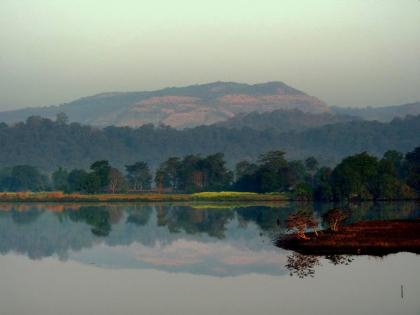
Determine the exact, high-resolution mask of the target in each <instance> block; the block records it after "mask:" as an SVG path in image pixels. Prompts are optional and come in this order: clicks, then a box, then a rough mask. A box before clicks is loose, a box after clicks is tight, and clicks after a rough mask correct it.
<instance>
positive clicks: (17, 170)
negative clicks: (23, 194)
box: [8, 165, 48, 191]
mask: <svg viewBox="0 0 420 315" xmlns="http://www.w3.org/2000/svg"><path fill="white" fill-rule="evenodd" d="M47 188H48V179H47V177H46V176H45V175H43V174H41V173H40V172H39V170H38V169H37V168H36V167H33V166H30V165H17V166H14V167H13V168H12V170H11V174H10V179H9V187H8V190H10V191H25V190H30V191H42V190H46V189H47Z"/></svg>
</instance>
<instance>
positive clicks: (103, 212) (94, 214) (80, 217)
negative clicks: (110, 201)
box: [68, 207, 111, 236]
mask: <svg viewBox="0 0 420 315" xmlns="http://www.w3.org/2000/svg"><path fill="white" fill-rule="evenodd" d="M68 214H69V218H70V219H71V220H72V221H74V222H80V221H81V222H86V223H87V224H89V225H90V226H91V227H92V228H91V231H92V233H93V234H94V235H96V236H107V235H108V234H109V232H110V231H111V222H110V221H111V220H110V219H111V215H110V212H109V210H108V209H107V208H106V207H81V208H80V210H79V211H71V212H69V213H68Z"/></svg>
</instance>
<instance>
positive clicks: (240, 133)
mask: <svg viewBox="0 0 420 315" xmlns="http://www.w3.org/2000/svg"><path fill="white" fill-rule="evenodd" d="M419 145H420V116H415V117H407V118H405V119H394V120H393V121H392V122H390V123H379V122H368V121H357V122H348V123H339V124H333V125H327V126H323V127H319V128H313V129H308V130H305V131H303V132H288V133H280V132H277V131H275V130H270V131H257V130H253V129H250V128H244V129H227V128H223V127H215V126H201V127H196V128H191V129H185V130H176V129H172V128H169V127H153V126H151V125H146V126H142V127H140V128H136V129H132V128H129V127H107V128H104V129H99V128H94V127H90V126H83V125H80V124H78V123H71V124H68V123H66V120H65V119H63V117H60V118H59V119H57V120H56V121H52V120H50V119H44V118H40V117H30V118H28V119H27V120H26V122H21V123H18V124H15V125H11V126H8V125H6V124H5V123H2V124H0V148H1V154H0V166H1V167H5V166H12V165H19V164H29V165H33V166H37V167H40V168H41V169H42V170H44V171H51V170H54V169H56V168H57V167H58V166H63V167H67V168H87V167H88V166H89V165H90V164H91V163H92V162H93V161H96V160H109V161H110V162H111V163H112V164H113V165H115V166H116V167H119V168H123V167H124V165H127V164H131V163H135V162H137V161H139V160H141V161H145V162H147V163H148V164H149V165H150V166H151V167H152V168H156V167H157V166H158V165H159V163H161V162H162V161H164V160H166V159H167V158H169V157H171V156H184V155H187V154H202V155H208V154H214V153H217V152H223V153H224V154H225V158H226V160H227V162H228V165H230V166H232V165H233V164H234V163H235V162H237V161H240V160H245V159H247V160H255V159H256V158H257V157H258V156H259V155H260V154H261V153H263V152H268V151H270V150H282V151H285V152H287V158H288V159H304V158H305V157H308V156H315V157H316V158H317V159H318V160H319V161H320V162H321V164H328V165H332V164H335V163H336V162H338V161H339V160H340V159H341V158H343V157H344V156H347V155H351V154H355V153H359V152H362V151H368V152H370V153H372V154H375V155H382V154H383V153H384V152H385V151H387V150H391V149H395V150H398V151H401V152H408V151H410V150H412V149H413V148H415V147H416V146H419Z"/></svg>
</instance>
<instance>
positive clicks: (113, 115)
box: [0, 82, 330, 129]
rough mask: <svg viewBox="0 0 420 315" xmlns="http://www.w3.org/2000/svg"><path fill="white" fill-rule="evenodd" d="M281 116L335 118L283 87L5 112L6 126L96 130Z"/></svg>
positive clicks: (114, 98)
mask: <svg viewBox="0 0 420 315" xmlns="http://www.w3.org/2000/svg"><path fill="white" fill-rule="evenodd" d="M275 110H299V111H301V112H303V113H310V114H319V113H329V112H330V108H329V107H328V106H327V105H326V104H325V103H324V102H322V101H321V100H319V99H318V98H316V97H313V96H309V95H307V94H305V93H303V92H301V91H299V90H296V89H294V88H292V87H290V86H288V85H286V84H284V83H282V82H268V83H262V84H254V85H249V84H241V83H234V82H215V83H209V84H202V85H192V86H187V87H176V88H166V89H162V90H158V91H152V92H118V93H103V94H99V95H95V96H90V97H85V98H81V99H79V100H76V101H74V102H70V103H66V104H62V105H59V106H49V107H38V108H27V109H21V110H14V111H8V112H0V121H3V122H6V123H15V122H18V121H22V120H25V119H26V118H27V117H28V116H32V115H37V116H42V117H47V118H54V117H55V116H56V115H57V114H58V113H60V112H64V113H65V114H67V116H68V117H69V120H70V121H72V122H80V123H83V124H90V125H96V126H109V125H115V126H131V127H138V126H141V125H145V124H154V125H159V124H163V125H169V126H171V127H175V128H179V129H182V128H187V127H194V126H199V125H210V124H213V123H217V122H220V121H224V120H227V119H229V118H232V117H234V116H235V115H237V114H244V113H250V112H258V113H263V112H271V111H275Z"/></svg>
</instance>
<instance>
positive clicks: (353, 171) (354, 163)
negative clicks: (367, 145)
mask: <svg viewBox="0 0 420 315" xmlns="http://www.w3.org/2000/svg"><path fill="white" fill-rule="evenodd" d="M377 174H378V159H377V158H376V157H374V156H371V155H369V154H367V153H366V152H363V153H360V154H356V155H353V156H349V157H347V158H345V159H343V160H342V161H341V163H340V164H338V165H337V167H336V168H335V169H334V171H333V172H332V176H331V177H332V184H333V187H334V191H335V197H336V198H337V199H347V200H349V199H354V198H356V199H372V198H373V195H372V191H373V188H374V182H373V180H374V178H375V177H376V176H377Z"/></svg>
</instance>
